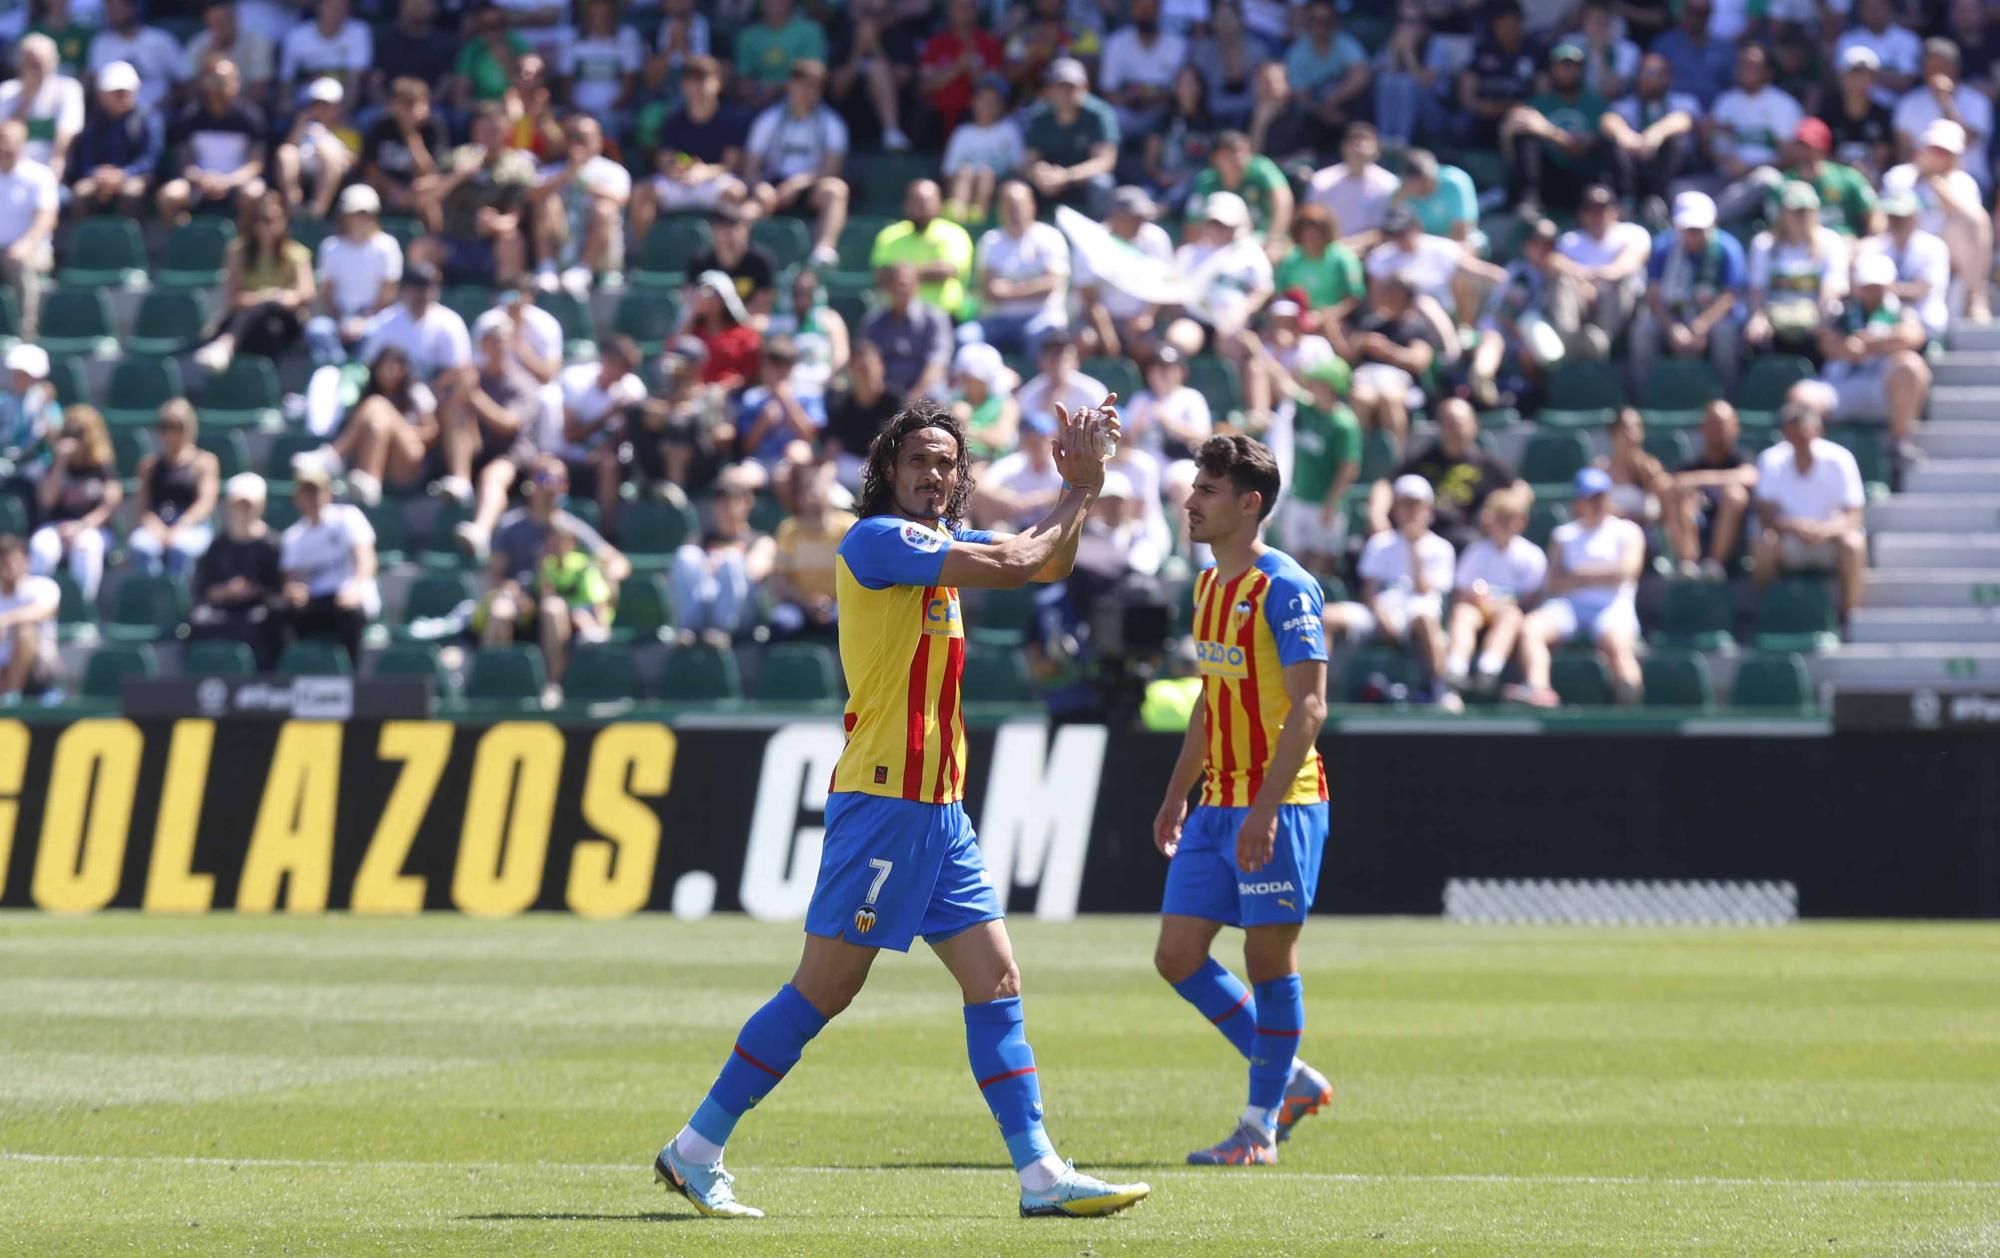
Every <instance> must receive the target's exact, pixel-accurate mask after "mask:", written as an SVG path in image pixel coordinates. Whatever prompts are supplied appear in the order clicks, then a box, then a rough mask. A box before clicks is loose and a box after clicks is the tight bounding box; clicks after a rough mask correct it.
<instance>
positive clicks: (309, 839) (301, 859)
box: [236, 721, 341, 913]
mask: <svg viewBox="0 0 2000 1258" xmlns="http://www.w3.org/2000/svg"><path fill="white" fill-rule="evenodd" d="M340 729H341V727H340V726H339V725H338V724H337V723H335V722H332V721H287V722H285V724H284V725H283V726H281V727H280V728H279V730H278V745H277V747H276V748H274V749H273V750H272V752H271V771H270V773H268V774H266V775H265V778H264V798H263V801H262V802H261V803H259V804H258V805H257V824H256V826H255V827H253V828H252V829H251V831H250V850H249V852H248V853H246V854H245V855H244V857H243V879H242V881H241V882H240V883H238V884H237V888H236V907H237V909H238V911H240V912H244V913H269V912H270V911H271V910H272V909H275V908H277V907H278V890H279V888H280V887H283V888H284V894H285V899H284V906H285V911H286V912H288V913H320V912H324V911H325V910H326V893H327V888H328V887H329V886H330V885H331V884H332V882H333V817H334V805H335V802H336V801H337V800H338V798H339V796H340Z"/></svg>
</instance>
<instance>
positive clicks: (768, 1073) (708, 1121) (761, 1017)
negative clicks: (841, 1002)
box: [688, 983, 826, 1145]
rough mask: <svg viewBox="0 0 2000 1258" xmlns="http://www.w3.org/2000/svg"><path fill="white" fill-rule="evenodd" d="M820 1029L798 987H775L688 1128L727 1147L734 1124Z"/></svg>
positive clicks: (775, 1083)
mask: <svg viewBox="0 0 2000 1258" xmlns="http://www.w3.org/2000/svg"><path fill="white" fill-rule="evenodd" d="M825 1026H826V1018H825V1017H824V1016H823V1015H822V1014H821V1013H820V1011H819V1010H817V1009H815V1008H813V1006H812V1002H811V1001H809V1000H807V999H806V998H805V997H804V996H801V995H799V989H798V988H796V987H793V986H792V985H791V984H790V983H787V984H785V985H784V986H783V987H780V988H779V989H778V994H777V995H775V996H773V997H771V998H770V999H769V1000H767V1001H765V1002H764V1005H763V1007H762V1008H760V1009H759V1010H757V1012H755V1013H753V1014H751V1015H750V1020H749V1021H748V1022H745V1023H744V1024H743V1030H742V1031H740V1032H738V1033H737V1036H736V1047H735V1049H734V1051H732V1052H731V1053H730V1054H729V1060H728V1061H726V1062H724V1063H722V1073H721V1074H719V1075H717V1076H716V1077H715V1083H714V1084H713V1085H712V1086H711V1087H710V1088H709V1089H708V1096H707V1097H706V1098H705V1099H704V1100H703V1101H702V1103H701V1108H700V1109H697V1110H696V1111H695V1112H694V1117H693V1118H690V1119H688V1126H690V1127H692V1128H694V1129H695V1131H696V1132H698V1133H700V1135H701V1136H702V1138H703V1139H705V1140H711V1141H713V1142H714V1143H716V1144H717V1145H723V1144H727V1143H729V1133H730V1132H732V1131H734V1130H735V1129H736V1120H737V1119H739V1118H742V1117H743V1115H744V1114H745V1113H747V1112H748V1111H749V1109H750V1107H751V1106H753V1105H755V1104H756V1103H757V1102H759V1101H761V1100H763V1099H764V1097H765V1095H766V1094H768V1093H769V1092H770V1090H771V1089H772V1088H775V1087H777V1086H778V1080H780V1079H782V1078H784V1077H785V1072H786V1071H788V1070H790V1069H791V1068H792V1067H793V1066H796V1065H798V1064H799V1054H801V1053H803V1052H805V1051H806V1044H807V1042H808V1041H810V1040H811V1039H812V1037H813V1036H815V1035H818V1034H819V1033H820V1031H821V1029H822V1028H824V1027H825Z"/></svg>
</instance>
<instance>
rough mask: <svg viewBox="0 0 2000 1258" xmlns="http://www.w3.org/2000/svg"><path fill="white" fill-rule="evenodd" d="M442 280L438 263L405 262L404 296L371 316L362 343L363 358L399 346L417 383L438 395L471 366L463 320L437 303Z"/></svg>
mask: <svg viewBox="0 0 2000 1258" xmlns="http://www.w3.org/2000/svg"><path fill="white" fill-rule="evenodd" d="M442 284H443V280H442V279H441V278H440V277H439V275H438V271H437V268H436V267H434V266H431V265H430V264H428V263H423V262H417V263H411V264H409V265H407V266H405V267H404V268H403V281H402V287H401V293H402V301H401V302H399V303H398V304H397V305H396V306H395V307H394V308H393V309H391V310H389V311H388V312H387V313H385V314H383V315H381V316H379V317H378V318H377V319H376V320H375V326H374V327H373V328H371V329H370V330H369V333H368V339H367V340H366V341H364V342H363V343H362V346H361V361H363V362H373V361H374V360H375V355H376V354H378V353H380V352H381V351H382V350H383V349H385V348H387V347H388V346H391V345H393V346H395V347H396V348H397V349H400V350H402V351H403V354H404V356H405V357H407V358H408V359H409V360H410V370H411V372H412V373H414V374H415V376H416V377H417V380H418V382H419V383H423V384H428V385H430V386H431V388H432V390H433V391H435V392H436V393H437V394H438V395H439V396H440V397H443V396H444V395H445V394H447V393H449V392H451V391H452V389H453V388H454V387H456V385H457V384H458V382H459V381H458V376H459V374H460V373H462V372H464V371H466V370H467V369H468V368H470V367H471V365H472V340H471V337H470V336H468V335H467V333H466V330H465V320H463V319H461V318H459V317H458V315H457V314H456V313H454V312H453V311H452V310H451V308H450V307H448V306H444V305H440V304H439V302H438V291H439V289H440V287H441V286H442Z"/></svg>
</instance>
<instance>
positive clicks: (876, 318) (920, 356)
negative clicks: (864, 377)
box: [861, 262, 952, 401]
mask: <svg viewBox="0 0 2000 1258" xmlns="http://www.w3.org/2000/svg"><path fill="white" fill-rule="evenodd" d="M875 287H876V290H877V292H878V293H879V294H880V295H881V297H882V304H881V306H880V307H879V308H877V309H876V310H875V312H874V313H873V314H871V315H869V316H868V318H867V319H866V320H865V321H863V323H862V324H861V336H862V339H864V340H869V341H873V342H874V343H875V347H876V348H877V349H879V350H881V351H882V366H883V369H884V371H885V372H886V378H887V380H888V387H889V391H890V392H891V393H894V394H896V395H897V396H899V397H901V398H903V399H904V400H906V401H907V400H909V399H911V398H917V397H930V396H933V395H935V394H937V393H938V392H940V391H941V390H942V389H943V387H944V381H945V373H946V372H947V370H948V369H949V368H950V366H951V350H952V332H951V317H950V316H949V315H947V314H945V312H944V311H942V310H939V309H938V308H937V307H936V306H933V305H931V304H930V303H929V302H927V301H925V300H923V298H921V297H920V296H918V285H917V271H916V268H915V267H913V266H911V265H909V264H908V263H906V262H898V263H893V264H891V265H889V266H886V267H883V268H882V269H881V270H879V271H877V272H876V273H875Z"/></svg>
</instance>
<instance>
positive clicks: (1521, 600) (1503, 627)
mask: <svg viewBox="0 0 2000 1258" xmlns="http://www.w3.org/2000/svg"><path fill="white" fill-rule="evenodd" d="M1527 524H1528V493H1527V491H1526V490H1525V489H1520V488H1516V487H1514V486H1509V487H1507V488H1506V489H1502V490H1499V491H1497V492H1495V493H1494V494H1493V495H1491V496H1490V497H1488V498H1487V499H1486V505H1485V506H1484V507H1482V508H1480V511H1479V531H1480V533H1481V537H1480V538H1479V540H1478V541H1476V542H1474V543H1472V545H1470V546H1467V547H1466V548H1465V553H1464V554H1462V555H1460V556H1459V557H1458V572H1457V575H1456V576H1454V577H1453V579H1452V601H1451V623H1450V626H1449V630H1448V633H1447V646H1446V651H1445V663H1444V681H1445V684H1446V685H1448V686H1450V687H1452V688H1453V689H1455V690H1465V689H1468V688H1470V689H1472V690H1475V691H1477V692H1479V693H1482V694H1490V693H1492V692H1493V691H1495V690H1497V689H1499V686H1500V673H1501V670H1503V669H1505V668H1506V667H1507V661H1508V660H1509V659H1511V658H1512V657H1513V654H1514V643H1515V640H1516V638H1517V637H1518V636H1519V634H1520V632H1521V617H1522V609H1523V607H1524V606H1525V605H1526V604H1528V603H1531V602H1533V601H1534V599H1535V597H1536V596H1537V595H1538V594H1540V593H1541V591H1542V581H1543V579H1544V577H1545V576H1546V575H1547V573H1548V566H1549V559H1548V556H1547V555H1545V554H1543V553H1542V548H1541V547H1539V546H1537V545H1535V544H1534V543H1533V542H1531V541H1529V540H1528V539H1527V538H1525V537H1523V536H1521V530H1522V529H1523V528H1525V527H1527ZM1474 651H1477V652H1478V658H1477V660H1476V661H1475V660H1474V656H1473V653H1474ZM1475 667H1476V669H1477V672H1474V671H1473V670H1474V669H1475Z"/></svg>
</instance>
